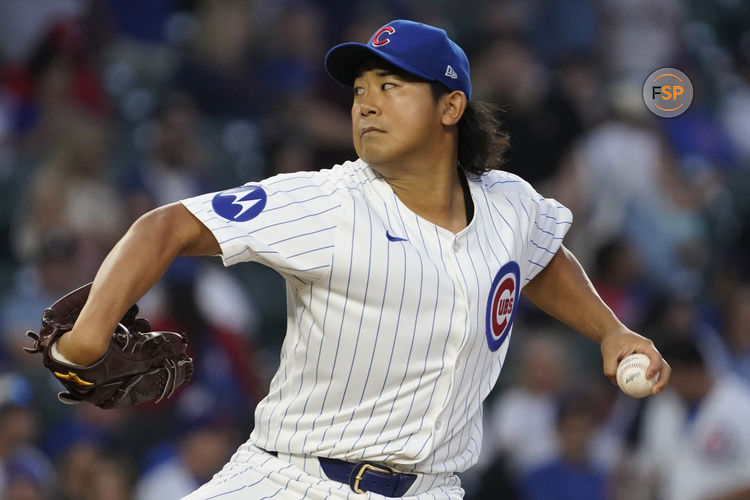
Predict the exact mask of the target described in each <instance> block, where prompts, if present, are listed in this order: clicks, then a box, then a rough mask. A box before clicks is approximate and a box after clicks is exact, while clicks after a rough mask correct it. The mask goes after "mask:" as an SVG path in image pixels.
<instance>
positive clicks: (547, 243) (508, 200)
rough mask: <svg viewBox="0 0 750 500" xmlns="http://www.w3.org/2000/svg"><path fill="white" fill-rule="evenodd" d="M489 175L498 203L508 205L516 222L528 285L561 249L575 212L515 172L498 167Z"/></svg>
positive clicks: (524, 276)
mask: <svg viewBox="0 0 750 500" xmlns="http://www.w3.org/2000/svg"><path fill="white" fill-rule="evenodd" d="M486 175H487V184H488V185H489V187H490V189H492V190H493V196H494V197H495V199H496V200H498V204H499V205H500V206H505V207H507V209H506V210H507V213H508V217H507V219H508V220H509V221H513V220H515V221H516V222H517V226H516V227H515V229H516V230H517V233H516V234H518V235H519V246H518V252H519V253H518V254H516V256H517V258H518V264H519V267H520V268H521V282H522V284H523V285H526V283H528V282H529V281H531V280H532V279H534V277H535V276H536V275H537V274H539V272H540V271H541V270H542V269H544V268H545V267H546V266H547V264H549V261H550V260H551V259H552V257H553V256H554V255H555V254H556V253H557V251H558V250H559V249H560V245H562V242H563V238H564V237H565V234H566V233H567V232H568V229H569V228H570V225H571V223H572V222H573V215H572V213H571V212H570V210H568V209H567V208H566V207H564V206H563V205H561V204H560V203H559V202H557V201H556V200H554V199H552V198H545V197H544V196H542V195H540V194H539V193H538V192H537V191H536V190H535V189H534V188H533V187H532V186H531V184H529V183H528V182H526V181H525V180H524V179H522V178H520V177H519V176H517V175H515V174H511V173H509V172H503V171H500V170H495V171H492V172H489V173H488V174H486ZM514 232H515V231H514Z"/></svg>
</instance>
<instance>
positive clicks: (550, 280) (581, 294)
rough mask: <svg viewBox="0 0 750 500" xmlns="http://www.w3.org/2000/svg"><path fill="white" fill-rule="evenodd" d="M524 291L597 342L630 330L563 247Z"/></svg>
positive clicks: (551, 312)
mask: <svg viewBox="0 0 750 500" xmlns="http://www.w3.org/2000/svg"><path fill="white" fill-rule="evenodd" d="M523 293H524V295H525V296H526V297H527V298H528V299H529V300H531V301H532V302H533V303H534V304H535V305H536V306H537V307H539V308H540V309H542V310H543V311H544V312H546V313H547V314H549V315H550V316H553V317H554V318H556V319H558V320H559V321H561V322H563V323H565V324H566V325H568V326H570V327H571V328H573V329H575V330H577V331H579V332H581V333H583V334H584V335H586V336H587V337H589V338H590V339H592V340H594V341H595V342H598V343H601V341H602V340H603V338H604V336H606V335H607V334H609V333H616V332H620V331H626V330H627V328H626V327H625V325H623V324H622V323H621V322H620V320H619V319H617V317H616V316H615V314H614V313H613V312H612V310H611V309H610V308H609V307H608V306H607V305H606V304H605V303H604V301H603V300H602V299H601V297H600V296H599V294H598V293H597V292H596V290H595V289H594V286H593V285H592V284H591V280H589V278H588V276H587V275H586V272H585V271H584V269H583V267H581V265H580V263H579V262H578V259H576V258H575V256H574V255H573V254H572V253H571V252H570V251H568V250H567V249H566V248H565V247H564V246H562V247H560V250H558V252H557V254H555V256H554V257H553V258H552V260H551V261H550V262H549V264H548V265H547V267H545V268H544V269H543V270H542V271H541V272H540V273H539V274H538V275H537V276H535V277H534V279H532V280H531V281H530V282H529V283H528V284H527V285H526V286H525V287H524V288H523Z"/></svg>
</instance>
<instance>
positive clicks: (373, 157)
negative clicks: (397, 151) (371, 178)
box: [357, 145, 389, 167]
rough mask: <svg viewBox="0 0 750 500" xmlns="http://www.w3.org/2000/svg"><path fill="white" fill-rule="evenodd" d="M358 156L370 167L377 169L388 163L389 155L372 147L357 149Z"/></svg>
mask: <svg viewBox="0 0 750 500" xmlns="http://www.w3.org/2000/svg"><path fill="white" fill-rule="evenodd" d="M357 155H358V156H359V157H360V158H362V160H363V161H364V162H365V163H367V164H368V165H370V166H372V167H375V166H377V165H380V164H383V163H385V162H387V160H388V158H389V155H388V154H387V152H386V151H383V150H382V149H381V148H377V147H374V146H372V145H367V146H364V147H362V146H360V147H359V148H357Z"/></svg>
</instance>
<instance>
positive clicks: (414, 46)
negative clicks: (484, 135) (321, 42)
mask: <svg viewBox="0 0 750 500" xmlns="http://www.w3.org/2000/svg"><path fill="white" fill-rule="evenodd" d="M373 56H376V57H378V58H380V59H383V60H385V61H387V62H389V63H391V64H392V65H394V66H396V67H397V68H400V69H402V70H404V71H406V72H407V73H411V74H413V75H415V76H418V77H420V78H424V79H425V80H427V81H431V82H440V83H442V84H443V85H445V86H446V87H448V88H449V89H450V90H460V91H462V92H463V93H464V94H466V98H467V99H471V78H470V76H469V60H468V59H467V58H466V54H465V53H464V51H463V49H461V47H459V46H458V45H456V43H455V42H454V41H453V40H451V39H450V38H448V34H447V33H446V32H445V30H442V29H440V28H435V27H434V26H429V25H427V24H422V23H417V22H414V21H406V20H403V19H399V20H396V21H391V22H390V23H388V24H386V25H385V26H383V27H382V28H380V29H379V30H377V31H376V32H375V34H374V35H372V38H370V41H369V42H367V44H363V43H357V42H349V43H342V44H340V45H336V46H335V47H333V48H332V49H331V50H329V51H328V54H326V58H325V66H326V70H327V71H328V74H329V75H331V77H333V79H334V80H336V81H337V82H339V83H343V84H344V85H347V86H349V87H351V86H352V85H353V84H354V77H355V71H357V68H358V67H359V66H360V64H362V62H364V61H365V60H366V59H369V58H371V57H373Z"/></svg>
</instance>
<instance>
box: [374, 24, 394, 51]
mask: <svg viewBox="0 0 750 500" xmlns="http://www.w3.org/2000/svg"><path fill="white" fill-rule="evenodd" d="M395 32H396V30H395V29H393V28H392V27H391V26H383V27H382V28H380V29H379V30H378V32H377V33H375V34H374V35H372V42H371V43H372V44H373V45H374V46H375V47H380V46H381V45H385V44H386V43H388V42H390V41H391V40H390V38H388V36H384V34H385V33H388V34H389V35H392V34H394V33H395Z"/></svg>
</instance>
